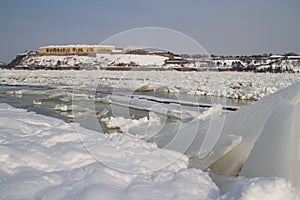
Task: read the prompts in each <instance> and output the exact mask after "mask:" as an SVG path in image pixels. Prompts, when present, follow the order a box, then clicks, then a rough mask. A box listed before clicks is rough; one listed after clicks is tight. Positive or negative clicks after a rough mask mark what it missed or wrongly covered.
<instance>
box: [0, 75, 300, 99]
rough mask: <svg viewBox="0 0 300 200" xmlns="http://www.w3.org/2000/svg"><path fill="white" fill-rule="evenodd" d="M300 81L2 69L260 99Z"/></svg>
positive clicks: (8, 80)
mask: <svg viewBox="0 0 300 200" xmlns="http://www.w3.org/2000/svg"><path fill="white" fill-rule="evenodd" d="M297 81H300V76H299V75H298V74H270V73H259V74H256V73H246V72H240V73H238V72H223V73H220V72H184V73H182V72H176V71H159V72H157V71H125V72H122V71H104V70H93V71H85V70H81V71H72V70H70V71H44V70H33V71H28V70H27V71H26V70H23V71H22V70H1V73H0V82H1V83H2V84H12V85H47V86H56V87H67V86H69V87H75V88H76V87H78V88H80V87H85V88H89V89H91V90H92V89H94V90H95V89H96V87H97V86H102V87H111V88H118V89H129V90H132V91H140V90H141V89H142V88H145V87H146V88H147V89H148V90H154V91H159V92H168V93H178V92H183V93H187V94H191V95H205V96H217V97H227V98H234V99H244V100H258V99H261V98H263V97H265V96H267V95H269V94H271V93H274V92H276V91H278V90H279V89H282V88H285V87H287V86H289V85H292V84H293V83H295V82H297Z"/></svg>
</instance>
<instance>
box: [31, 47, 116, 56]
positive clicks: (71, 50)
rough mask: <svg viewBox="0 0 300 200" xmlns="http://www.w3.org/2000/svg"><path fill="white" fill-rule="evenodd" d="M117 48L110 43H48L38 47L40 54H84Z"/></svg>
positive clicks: (104, 51) (108, 51)
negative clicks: (48, 44)
mask: <svg viewBox="0 0 300 200" xmlns="http://www.w3.org/2000/svg"><path fill="white" fill-rule="evenodd" d="M117 50H118V49H117V48H116V47H115V46H111V45H50V46H44V47H40V48H39V49H38V51H37V53H38V54H40V55H86V54H90V53H112V52H114V51H117Z"/></svg>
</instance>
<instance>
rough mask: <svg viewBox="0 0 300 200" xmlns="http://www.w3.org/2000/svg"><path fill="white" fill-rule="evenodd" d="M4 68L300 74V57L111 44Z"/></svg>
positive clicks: (49, 51)
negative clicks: (181, 51)
mask: <svg viewBox="0 0 300 200" xmlns="http://www.w3.org/2000/svg"><path fill="white" fill-rule="evenodd" d="M0 68H2V69H16V70H17V69H22V70H26V69H28V70H37V69H48V70H70V69H73V70H81V69H85V70H93V69H105V70H178V71H252V72H271V73H299V72H300V56H299V55H298V54H295V53H286V54H284V55H273V54H262V55H251V56H218V55H188V54H181V55H178V54H175V53H173V52H169V51H161V50H154V49H122V48H118V47H115V46H112V45H49V46H44V47H40V48H39V49H38V50H37V51H29V52H27V51H26V52H25V53H22V54H18V55H17V56H16V58H15V59H14V60H12V61H11V62H10V63H8V64H6V63H3V62H0Z"/></svg>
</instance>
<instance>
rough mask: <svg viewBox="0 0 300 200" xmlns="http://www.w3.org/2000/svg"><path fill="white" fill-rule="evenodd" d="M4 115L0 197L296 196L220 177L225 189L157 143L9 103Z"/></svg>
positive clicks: (287, 189)
mask: <svg viewBox="0 0 300 200" xmlns="http://www.w3.org/2000/svg"><path fill="white" fill-rule="evenodd" d="M0 111H1V112H0V119H1V120H0V127H1V133H0V149H1V151H0V180H1V181H0V194H1V196H0V198H1V199H145V198H146V199H197V200H199V199H272V200H274V199H297V196H296V194H295V192H294V190H293V189H292V188H291V185H290V183H289V182H288V181H286V180H285V179H283V178H274V177H271V178H252V179H245V180H244V179H242V178H224V177H223V178H222V177H217V176H216V177H214V179H215V181H216V182H217V184H218V186H219V187H220V189H219V188H218V187H217V186H216V184H215V183H214V182H213V181H212V179H211V178H210V176H209V174H208V173H206V172H202V171H200V170H197V169H187V165H188V158H187V157H186V156H184V155H182V154H180V153H176V152H173V151H169V150H163V149H158V148H157V147H156V145H154V144H152V143H146V142H144V141H142V140H139V139H137V138H132V137H130V136H127V135H117V134H113V135H105V134H100V133H98V132H93V131H89V130H87V129H84V128H81V127H78V125H77V124H66V123H65V122H63V121H61V120H58V119H54V118H49V117H45V116H41V115H37V114H34V113H28V112H26V111H25V110H20V109H15V108H12V107H11V106H8V105H6V104H0ZM82 137H85V138H82ZM83 140H84V143H82V142H81V141H83ZM86 148H89V149H92V150H93V153H95V152H97V153H98V154H97V155H94V154H91V153H89V151H87V150H86ZM126 152H131V153H130V154H127V153H126ZM155 152H158V153H155ZM95 158H100V159H101V160H100V159H98V160H96V159H95ZM101 161H103V162H101ZM111 166H112V167H111ZM116 166H118V168H119V169H121V170H122V171H123V172H122V171H120V170H119V169H114V167H116ZM132 169H134V170H135V171H139V172H140V173H126V170H127V171H128V172H130V171H131V170H132ZM143 172H144V173H143ZM223 192H224V193H225V194H222V193H223Z"/></svg>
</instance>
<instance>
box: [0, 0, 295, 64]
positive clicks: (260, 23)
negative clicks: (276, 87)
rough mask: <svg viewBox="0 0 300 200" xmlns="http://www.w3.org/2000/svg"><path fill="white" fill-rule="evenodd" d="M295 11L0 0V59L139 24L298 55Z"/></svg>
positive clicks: (232, 50) (170, 1) (242, 4)
mask: <svg viewBox="0 0 300 200" xmlns="http://www.w3.org/2000/svg"><path fill="white" fill-rule="evenodd" d="M299 11H300V1H299V0H251V1H250V0H248V1H242V0H226V1H225V0H51V1H50V0H2V1H0V61H4V62H10V61H11V60H12V59H13V58H14V57H15V56H16V54H18V53H23V52H24V51H25V50H28V51H30V50H33V51H35V50H37V49H38V48H39V47H40V46H45V45H52V44H99V43H101V42H102V41H103V40H105V39H107V38H109V37H110V36H112V35H114V34H117V33H119V32H122V31H126V30H130V29H133V28H141V27H162V28H168V29H173V30H176V31H179V32H182V33H183V34H186V35H188V36H189V37H191V38H193V39H195V40H196V41H197V42H198V43H200V44H201V45H202V46H203V47H204V48H205V49H206V50H207V52H209V53H210V54H215V55H252V54H262V53H273V54H277V53H278V54H283V53H287V52H294V53H298V54H299V53H300V38H299V36H300V26H299V24H300V12H299Z"/></svg>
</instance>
